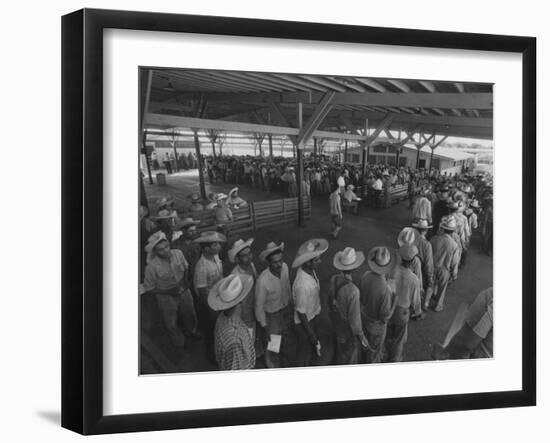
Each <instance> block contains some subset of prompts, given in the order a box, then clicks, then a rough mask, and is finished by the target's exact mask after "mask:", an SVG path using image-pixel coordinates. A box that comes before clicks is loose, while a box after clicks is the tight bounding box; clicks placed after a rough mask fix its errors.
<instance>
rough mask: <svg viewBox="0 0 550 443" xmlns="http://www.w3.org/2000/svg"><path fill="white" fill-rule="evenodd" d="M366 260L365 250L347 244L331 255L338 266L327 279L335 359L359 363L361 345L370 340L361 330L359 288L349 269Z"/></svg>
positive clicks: (342, 362) (365, 344) (365, 346)
mask: <svg viewBox="0 0 550 443" xmlns="http://www.w3.org/2000/svg"><path fill="white" fill-rule="evenodd" d="M364 261H365V254H363V253H362V252H361V251H355V249H354V248H351V247H347V248H345V249H344V250H343V251H340V252H337V253H336V254H335V255H334V259H333V265H334V267H335V268H336V269H338V270H339V271H341V272H339V273H338V274H335V275H333V276H332V277H331V279H330V290H329V293H330V306H331V314H332V315H331V317H332V323H333V325H334V329H335V335H336V363H337V364H357V363H359V356H360V352H359V351H360V345H362V346H363V348H365V349H367V348H368V347H369V343H368V341H367V338H366V337H365V334H364V333H363V325H362V322H361V306H360V303H359V288H358V287H357V286H356V285H355V284H354V283H353V280H352V272H353V271H354V270H356V269H358V268H359V267H360V266H361V265H362V264H363V262H364Z"/></svg>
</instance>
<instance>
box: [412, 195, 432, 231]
mask: <svg viewBox="0 0 550 443" xmlns="http://www.w3.org/2000/svg"><path fill="white" fill-rule="evenodd" d="M428 193H429V190H428V189H427V188H422V190H421V191H420V196H419V197H418V198H417V199H416V201H415V202H414V205H413V209H412V219H413V220H419V219H425V220H428V223H429V224H431V222H432V203H431V202H430V200H428V198H427V197H426V195H427V194H428Z"/></svg>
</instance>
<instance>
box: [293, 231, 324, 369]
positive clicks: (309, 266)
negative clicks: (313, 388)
mask: <svg viewBox="0 0 550 443" xmlns="http://www.w3.org/2000/svg"><path fill="white" fill-rule="evenodd" d="M327 249H328V242H327V241H326V240H325V239H321V238H318V239H312V240H308V241H306V242H305V243H303V244H302V245H301V246H300V247H299V248H298V252H297V253H296V258H295V259H294V262H293V263H292V267H293V268H298V271H297V272H296V278H295V280H294V284H293V285H292V297H293V301H294V323H295V324H296V332H297V341H298V350H297V356H296V357H297V366H310V365H312V364H319V363H320V359H321V353H322V350H321V340H320V333H321V331H322V326H323V325H322V321H321V320H320V318H319V314H320V313H321V296H320V291H321V288H320V285H319V279H318V278H317V274H316V273H315V270H316V269H318V267H319V264H320V263H321V255H322V254H323V253H324V252H325V251H326V250H327Z"/></svg>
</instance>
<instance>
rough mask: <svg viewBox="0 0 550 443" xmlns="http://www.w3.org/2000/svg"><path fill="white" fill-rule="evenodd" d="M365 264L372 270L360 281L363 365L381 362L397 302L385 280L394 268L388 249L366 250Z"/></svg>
mask: <svg viewBox="0 0 550 443" xmlns="http://www.w3.org/2000/svg"><path fill="white" fill-rule="evenodd" d="M367 263H368V265H369V268H370V269H371V270H370V271H367V272H365V274H363V276H362V277H361V281H360V282H359V291H360V301H361V314H362V321H363V330H364V332H365V336H366V337H367V340H368V342H369V346H370V349H368V350H367V351H366V362H367V363H380V362H381V361H382V354H383V346H384V341H385V339H386V331H387V326H388V320H389V319H390V318H391V316H392V314H393V311H394V309H395V304H396V302H397V298H396V297H395V295H394V293H395V285H393V284H390V282H389V281H388V279H387V275H388V274H389V273H390V272H391V271H392V270H393V269H394V267H395V264H396V257H395V255H394V254H392V253H391V252H390V250H389V249H388V248H386V247H384V246H378V247H375V248H372V249H371V250H370V251H369V253H368V255H367ZM392 286H393V288H392Z"/></svg>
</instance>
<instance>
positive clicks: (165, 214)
mask: <svg viewBox="0 0 550 443" xmlns="http://www.w3.org/2000/svg"><path fill="white" fill-rule="evenodd" d="M170 218H176V217H175V215H174V213H173V212H172V211H169V210H168V209H161V210H160V211H159V213H158V214H157V215H155V216H153V217H151V220H155V221H158V220H168V219H170Z"/></svg>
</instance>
